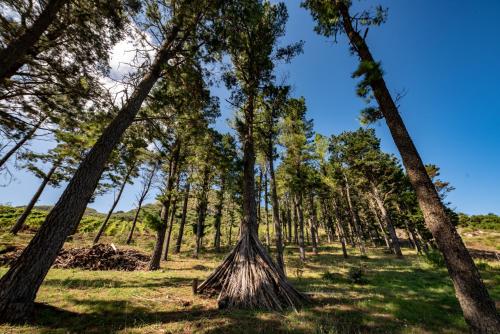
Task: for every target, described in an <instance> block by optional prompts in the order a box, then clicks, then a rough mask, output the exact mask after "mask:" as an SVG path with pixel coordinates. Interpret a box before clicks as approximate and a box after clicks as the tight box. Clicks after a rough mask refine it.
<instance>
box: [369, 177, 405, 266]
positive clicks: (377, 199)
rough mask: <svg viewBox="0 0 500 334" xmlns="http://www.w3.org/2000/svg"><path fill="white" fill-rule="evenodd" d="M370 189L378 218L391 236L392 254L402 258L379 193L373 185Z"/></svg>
mask: <svg viewBox="0 0 500 334" xmlns="http://www.w3.org/2000/svg"><path fill="white" fill-rule="evenodd" d="M371 187H372V194H373V198H374V199H375V203H377V206H378V209H379V211H380V216H381V218H382V220H383V221H384V222H385V227H387V230H388V231H389V235H390V236H391V241H392V242H391V244H392V250H393V251H394V254H396V256H397V257H398V258H402V257H403V253H402V252H401V246H400V244H399V239H398V236H397V234H396V229H395V228H394V225H393V224H392V221H391V218H390V217H389V214H388V213H387V210H386V209H385V206H384V202H383V200H382V197H381V196H380V192H379V190H378V189H377V187H376V186H375V185H374V184H373V183H372V185H371Z"/></svg>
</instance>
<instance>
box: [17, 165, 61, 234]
mask: <svg viewBox="0 0 500 334" xmlns="http://www.w3.org/2000/svg"><path fill="white" fill-rule="evenodd" d="M58 165H59V164H58V163H57V162H56V163H54V164H53V165H52V168H50V170H49V171H48V173H47V174H46V175H45V177H44V178H43V180H42V183H41V184H40V186H39V187H38V189H37V191H36V192H35V194H34V195H33V197H32V198H31V201H30V202H29V204H28V206H26V208H25V209H24V211H23V213H22V214H21V216H20V217H19V218H18V219H17V221H16V224H14V226H12V228H11V229H10V233H12V234H17V232H19V231H20V230H21V229H22V228H23V226H24V223H25V222H26V219H27V218H28V216H29V215H30V213H31V211H32V210H33V207H34V206H35V204H36V202H37V201H38V199H39V198H40V195H42V192H43V190H44V189H45V187H46V186H47V184H48V183H49V181H50V178H51V177H52V174H54V172H55V171H56V169H57V167H58Z"/></svg>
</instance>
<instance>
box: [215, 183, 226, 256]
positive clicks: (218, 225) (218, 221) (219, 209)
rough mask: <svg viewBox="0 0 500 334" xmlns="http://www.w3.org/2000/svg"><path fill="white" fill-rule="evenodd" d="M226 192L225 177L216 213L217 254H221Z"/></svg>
mask: <svg viewBox="0 0 500 334" xmlns="http://www.w3.org/2000/svg"><path fill="white" fill-rule="evenodd" d="M224 191H225V180H224V177H222V178H221V185H220V190H219V193H218V203H217V212H216V213H215V220H214V225H215V226H214V227H215V236H214V248H215V251H216V252H217V253H219V252H220V239H221V231H220V228H221V222H222V209H223V208H224Z"/></svg>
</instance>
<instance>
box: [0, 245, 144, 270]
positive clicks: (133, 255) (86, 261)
mask: <svg viewBox="0 0 500 334" xmlns="http://www.w3.org/2000/svg"><path fill="white" fill-rule="evenodd" d="M21 252H22V249H17V250H16V251H13V252H9V253H7V254H4V255H0V266H3V265H8V264H9V263H10V262H12V261H13V260H15V259H16V258H17V257H18V256H19V255H20V254H21ZM148 261H149V256H147V255H144V254H142V253H140V252H138V251H136V250H133V249H120V250H119V249H117V248H116V247H115V246H114V245H113V244H111V245H104V244H97V245H94V246H92V247H90V248H88V247H82V248H70V249H63V250H61V251H60V252H59V255H58V256H57V258H56V260H55V262H54V265H53V267H54V268H66V269H67V268H78V269H83V270H121V271H134V270H141V269H144V268H145V267H146V265H147V263H148Z"/></svg>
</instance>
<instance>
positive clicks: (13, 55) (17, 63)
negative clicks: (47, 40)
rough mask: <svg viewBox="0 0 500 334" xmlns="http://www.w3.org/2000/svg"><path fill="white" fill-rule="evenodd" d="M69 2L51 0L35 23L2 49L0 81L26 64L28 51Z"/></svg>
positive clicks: (0, 54) (0, 53) (65, 0)
mask: <svg viewBox="0 0 500 334" xmlns="http://www.w3.org/2000/svg"><path fill="white" fill-rule="evenodd" d="M67 2H69V1H68V0H50V1H49V2H48V3H47V5H46V6H45V8H44V9H43V11H42V12H41V13H40V16H38V18H37V19H36V20H35V22H34V23H33V25H32V26H31V27H29V28H28V29H26V31H24V33H23V34H22V35H21V36H19V37H18V38H16V39H14V40H13V41H11V42H10V43H9V44H8V45H7V47H6V48H4V49H1V50H0V83H3V81H4V80H6V79H8V78H10V77H11V76H12V75H14V74H15V73H16V71H17V70H19V68H21V67H22V66H23V65H24V64H25V62H26V59H24V57H25V56H26V55H27V53H28V51H29V50H30V49H32V48H33V46H34V45H35V44H36V43H37V42H38V40H39V39H40V37H41V36H42V35H43V33H44V32H45V31H46V30H47V28H48V27H49V26H50V25H51V23H52V22H53V21H54V20H55V19H56V16H57V13H58V12H59V11H60V10H61V8H62V7H63V6H64V5H65V4H66V3H67Z"/></svg>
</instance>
